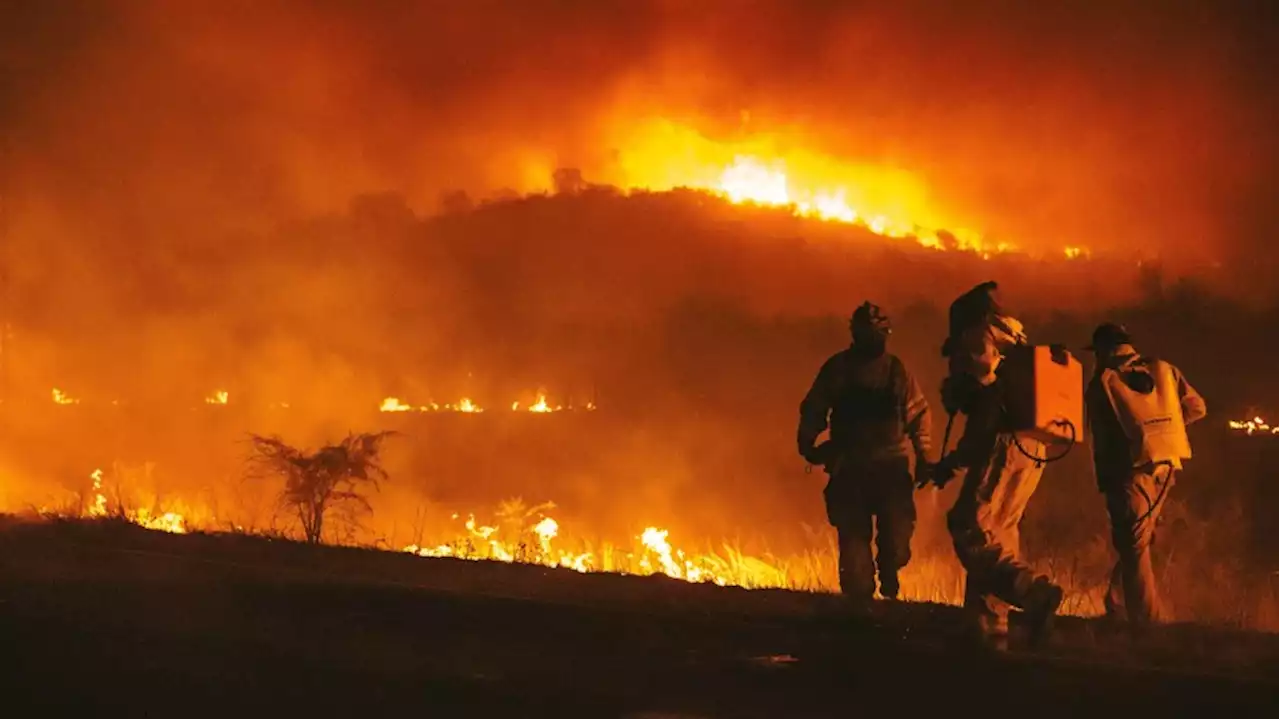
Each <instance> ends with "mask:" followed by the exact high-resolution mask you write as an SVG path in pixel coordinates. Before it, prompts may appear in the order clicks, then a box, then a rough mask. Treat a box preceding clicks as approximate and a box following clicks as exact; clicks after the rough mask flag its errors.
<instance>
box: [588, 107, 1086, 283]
mask: <svg viewBox="0 0 1280 719" xmlns="http://www.w3.org/2000/svg"><path fill="white" fill-rule="evenodd" d="M628 117H629V116H628ZM614 136H615V137H617V138H618V139H617V141H616V142H615V143H614V144H615V145H616V146H617V147H620V148H623V149H621V150H619V154H618V170H617V173H618V174H619V175H621V182H620V183H619V184H621V185H622V186H624V187H625V188H627V189H628V190H632V191H663V190H672V189H675V188H680V187H685V188H691V189H697V190H702V191H705V192H710V193H712V194H715V195H719V196H720V197H723V198H725V199H726V200H728V201H729V202H731V203H734V204H755V205H761V206H766V207H777V208H783V209H786V210H789V211H790V212H791V213H792V214H794V215H796V216H798V217H808V218H814V219H819V220H825V221H829V222H840V223H847V224H853V225H858V226H861V227H863V228H865V229H867V230H869V231H870V232H873V233H875V234H877V235H881V236H884V237H892V238H913V239H914V240H915V241H916V242H917V243H919V244H920V245H922V246H924V247H928V248H932V249H939V250H941V249H948V248H955V249H961V250H967V251H971V252H975V253H978V254H980V255H982V256H984V257H989V256H990V255H991V254H1000V253H1005V252H1011V251H1015V250H1017V249H1018V248H1017V247H1016V246H1015V245H1014V244H1012V243H1009V242H1001V241H993V240H991V239H989V238H985V237H983V236H982V234H981V233H979V232H976V231H974V230H972V229H968V228H966V227H964V224H965V223H963V222H955V221H954V219H955V218H954V217H946V215H945V213H943V212H940V211H939V210H938V208H937V207H936V205H935V203H934V202H933V201H932V200H931V199H930V198H929V195H928V191H927V189H926V187H925V185H924V183H923V182H921V181H920V180H919V179H918V178H916V177H914V176H913V175H911V174H910V173H907V172H905V171H902V170H899V169H896V168H890V167H883V166H870V165H860V164H853V163H848V162H842V161H839V160H835V159H833V158H830V157H827V156H824V155H822V154H821V153H818V152H813V151H810V150H806V149H801V148H803V147H804V146H805V144H806V143H805V141H806V140H807V139H808V137H807V135H805V134H802V133H799V132H796V133H791V134H786V133H755V134H751V135H743V136H740V137H738V138H736V139H732V140H727V141H717V140H713V139H711V138H708V137H706V136H704V135H702V134H701V133H699V132H698V131H696V130H694V129H692V128H691V127H688V126H685V125H681V124H678V123H674V122H671V121H669V120H665V119H650V120H648V121H643V122H640V123H635V122H634V121H633V120H631V119H627V120H625V121H624V126H620V127H618V128H615V132H614ZM944 228H945V229H946V232H943V230H944ZM1064 253H1065V254H1066V255H1067V256H1068V257H1069V258H1076V257H1087V256H1088V251H1087V250H1086V249H1085V248H1082V247H1071V248H1067V249H1066V250H1064Z"/></svg>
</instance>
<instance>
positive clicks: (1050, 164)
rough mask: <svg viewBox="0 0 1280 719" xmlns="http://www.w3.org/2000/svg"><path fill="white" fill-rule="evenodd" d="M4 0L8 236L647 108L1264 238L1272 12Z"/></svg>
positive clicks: (530, 177)
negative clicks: (70, 4)
mask: <svg viewBox="0 0 1280 719" xmlns="http://www.w3.org/2000/svg"><path fill="white" fill-rule="evenodd" d="M6 7H7V8H8V10H7V11H6V14H7V15H8V18H7V21H6V22H5V23H4V25H5V27H6V30H5V31H4V32H5V33H6V37H5V42H4V44H5V46H7V47H8V48H9V51H8V52H6V53H5V57H4V58H3V60H4V74H5V81H4V85H5V89H6V92H5V102H4V105H5V106H6V107H7V110H6V111H5V113H4V125H5V128H6V131H7V134H8V137H9V144H10V148H11V152H12V163H13V164H12V166H11V168H10V171H9V178H8V181H9V186H10V195H11V197H10V202H11V203H12V204H13V205H14V210H13V215H14V218H13V220H12V221H13V222H14V225H15V229H14V230H13V232H14V233H15V234H17V235H19V236H20V237H24V236H28V235H30V236H31V237H32V238H33V241H36V242H38V243H40V244H43V243H44V241H45V240H46V239H50V238H52V239H55V240H56V242H55V244H56V245H57V246H59V247H62V248H65V247H66V246H67V245H71V246H72V247H74V248H76V249H74V250H73V249H64V250H63V251H64V252H66V253H67V254H81V252H82V248H83V245H85V244H86V243H89V242H91V241H92V243H93V244H94V245H96V247H94V250H96V252H95V255H98V256H95V257H94V260H95V261H102V262H110V263H111V266H113V267H119V266H121V265H128V264H130V263H134V262H136V261H137V259H138V257H139V255H142V254H154V255H156V256H157V257H158V259H157V260H156V261H157V262H161V263H162V264H165V265H166V266H167V265H168V264H171V261H173V260H176V259H177V258H174V257H173V256H172V255H173V253H174V252H175V250H174V248H173V246H174V245H175V244H182V245H185V246H188V247H190V246H192V245H204V244H225V243H227V242H234V240H230V239H228V238H227V237H226V233H227V232H228V231H229V230H234V229H239V228H244V227H251V226H255V225H257V224H260V223H264V222H272V221H277V220H279V219H280V218H282V217H290V216H297V215H308V214H315V213H321V212H329V211H334V210H336V209H340V208H342V207H344V206H345V204H346V202H347V201H348V199H349V198H350V197H352V196H353V195H355V194H359V193H364V192H376V191H385V190H394V191H397V192H401V193H403V194H404V195H405V196H406V197H407V198H408V199H409V201H410V204H411V206H412V207H414V208H416V209H419V210H426V209H430V208H433V206H434V204H435V202H436V200H437V198H438V197H439V195H440V193H441V192H443V191H446V190H450V189H464V190H467V191H469V192H471V193H472V194H485V193H492V192H494V191H497V190H499V189H502V188H511V189H515V190H519V191H527V190H534V189H540V188H545V187H547V186H548V184H549V182H550V175H551V172H552V171H553V170H554V169H555V168H557V167H560V166H576V167H580V168H581V169H583V171H584V172H585V173H586V174H587V176H588V178H589V179H598V180H603V181H615V182H625V181H626V180H627V179H628V178H627V177H625V175H626V171H625V168H623V167H619V166H618V164H617V158H618V155H619V153H623V154H625V153H626V151H627V147H626V143H627V141H628V140H630V139H633V138H634V134H635V127H636V125H637V124H638V123H640V122H642V121H643V120H645V119H647V118H663V119H669V120H675V121H679V122H682V123H684V124H687V125H689V126H691V127H693V128H695V129H697V130H698V131H699V132H700V133H703V134H705V135H707V136H709V137H713V138H728V137H732V136H734V135H735V133H747V134H753V133H763V134H772V135H776V136H778V137H780V138H781V139H782V141H784V142H787V143H803V144H804V145H807V146H809V147H810V148H811V149H814V150H816V151H820V152H823V153H826V154H829V155H831V156H834V157H839V158H844V159H846V160H848V161H854V162H864V163H871V164H877V165H885V166H892V167H897V168H901V169H903V170H905V171H908V172H910V173H912V174H913V175H914V176H918V177H919V178H922V181H923V182H925V184H926V185H927V187H928V188H929V193H930V197H931V198H932V199H933V200H934V201H936V203H937V204H938V205H940V206H942V207H944V208H948V210H949V212H948V213H947V214H948V215H949V216H951V217H953V218H954V219H956V220H957V221H959V222H963V223H967V224H969V225H972V226H976V227H980V228H982V229H984V230H986V231H988V232H991V233H992V234H994V235H995V236H998V237H1002V238H1007V239H1014V240H1017V241H1019V242H1021V243H1024V244H1028V245H1030V246H1037V245H1041V244H1049V245H1053V246H1060V245H1067V244H1071V245H1078V244H1085V245H1088V246H1091V247H1096V248H1115V247H1126V246H1130V245H1133V244H1142V245H1144V246H1146V247H1148V248H1149V249H1152V250H1156V251H1159V252H1161V253H1163V254H1165V255H1168V256H1174V257H1185V258H1189V259H1191V260H1196V261H1203V260H1229V259H1232V255H1233V254H1234V253H1233V252H1232V251H1229V250H1227V249H1224V247H1229V248H1230V250H1234V251H1235V252H1239V253H1246V254H1247V253H1251V252H1256V251H1259V250H1264V249H1265V250H1266V251H1269V252H1274V249H1269V248H1271V247H1272V246H1273V244H1272V243H1271V242H1270V236H1271V235H1272V234H1273V233H1272V232H1271V231H1270V230H1272V229H1273V227H1274V218H1272V217H1271V213H1270V205H1269V203H1270V198H1271V197H1273V196H1274V192H1273V190H1274V189H1275V184H1274V183H1275V179H1274V172H1272V169H1273V163H1272V162H1271V160H1270V158H1271V157H1273V156H1274V153H1273V152H1270V150H1273V149H1275V144H1274V143H1275V139H1274V133H1273V132H1272V128H1273V127H1274V124H1275V109H1274V103H1273V102H1270V99H1271V98H1272V97H1273V94H1272V93H1273V88H1274V83H1273V82H1272V81H1273V80H1274V69H1273V68H1272V67H1271V64H1270V58H1271V57H1272V56H1273V54H1274V49H1275V39H1274V37H1273V36H1272V35H1271V34H1270V33H1269V31H1268V30H1267V28H1269V27H1270V23H1269V22H1268V21H1266V20H1267V18H1266V17H1263V16H1265V15H1267V14H1268V13H1270V15H1271V18H1272V19H1274V9H1272V8H1265V9H1264V8H1254V7H1252V6H1251V5H1250V4H1245V3H1215V4H1213V5H1212V6H1205V5H1204V4H1202V3H1164V2H1162V3H1154V2H1153V3H1126V4H1125V5H1124V6H1123V7H1118V8H1113V7H1073V8H1068V7H1065V6H1064V7H1060V8H1055V9H1051V10H1044V9H1042V8H1032V7H1028V6H1025V5H1024V4H1018V3H1002V2H994V3H980V4H978V5H974V4H972V3H970V4H967V5H966V6H965V8H964V9H963V10H959V9H948V8H942V7H938V6H937V5H936V4H934V3H898V4H896V5H894V7H892V8H884V7H881V6H878V5H872V4H863V5H858V4H849V3H821V2H802V3H775V4H768V3H766V4H754V5H753V6H752V7H751V8H750V9H746V8H744V7H743V6H740V5H738V4H736V3H724V4H715V3H710V4H708V3H698V4H693V5H689V4H685V3H669V2H653V3H612V2H609V3H593V4H588V5H583V4H581V3H555V2H553V3H536V4H523V3H495V2H481V3H446V4H440V3H427V4H403V3H390V2H375V3H358V4H357V3H343V2H325V3H310V2H291V1H284V0H278V1H276V2H265V3H257V2H253V3H251V2H230V3H226V2H217V3H215V2H204V3H201V2H197V3H190V4H188V5H187V6H184V9H183V12H181V13H177V12H174V11H173V9H172V7H171V6H170V5H169V4H168V3H162V2H134V3H123V4H122V3H108V2H95V1H93V0H81V2H78V3H76V4H75V6H74V10H73V11H68V10H67V8H66V6H63V7H60V8H58V9H57V10H54V9H52V8H49V7H46V6H45V5H44V4H41V3H8V4H7V5H6ZM41 206H43V207H46V208H49V210H50V212H52V213H54V214H56V215H58V216H59V226H57V227H49V226H48V225H47V218H44V219H41V218H39V217H30V218H28V216H27V212H28V210H29V208H32V207H41ZM31 211H34V210H31ZM197 220H198V222H197ZM196 224H198V225H199V226H200V227H199V229H198V230H197V229H195V228H193V227H192V225H196ZM177 228H181V237H175V236H174V233H176V232H177ZM1250 235H1253V237H1250ZM36 238H38V239H36ZM1054 243H1056V245H1055V244H1054ZM1215 248H1216V249H1215ZM46 250H47V251H51V248H46ZM51 259H52V258H51ZM58 259H65V256H62V255H60V256H59V257H58Z"/></svg>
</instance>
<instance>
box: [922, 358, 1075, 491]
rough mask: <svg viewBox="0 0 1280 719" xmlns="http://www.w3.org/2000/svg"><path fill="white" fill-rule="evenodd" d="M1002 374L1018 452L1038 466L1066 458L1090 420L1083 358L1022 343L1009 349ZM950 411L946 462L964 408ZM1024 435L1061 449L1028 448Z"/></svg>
mask: <svg viewBox="0 0 1280 719" xmlns="http://www.w3.org/2000/svg"><path fill="white" fill-rule="evenodd" d="M998 374H999V380H998V381H1000V382H1001V383H1003V385H1004V386H1003V387H1002V388H1001V394H1002V397H1003V400H1002V403H1001V413H1002V414H1003V415H1004V421H1005V422H1006V426H1007V427H1009V428H1010V429H1011V430H1012V433H1013V443H1014V446H1015V447H1017V449H1018V451H1019V452H1021V453H1022V455H1023V456H1025V457H1027V458H1028V459H1030V460H1032V461H1034V462H1035V463H1036V465H1037V466H1043V465H1044V464H1047V463H1049V462H1056V461H1058V460H1060V459H1062V458H1063V457H1066V456H1067V454H1068V453H1070V452H1071V449H1072V448H1073V447H1074V446H1075V445H1076V443H1077V441H1078V440H1079V428H1080V427H1082V426H1083V425H1084V389H1083V384H1084V382H1083V380H1084V374H1083V367H1082V366H1081V364H1080V362H1079V360H1077V359H1076V358H1075V357H1073V356H1072V355H1071V353H1070V352H1068V351H1067V349H1066V348H1065V347H1063V346H1061V345H1016V346H1012V347H1008V348H1006V350H1005V353H1004V357H1003V359H1002V360H1001V362H1000V366H999V370H998ZM948 410H949V411H948V414H947V428H946V431H945V432H944V433H943V436H942V457H941V458H940V459H939V463H940V464H941V463H942V462H943V460H945V458H946V455H947V446H948V445H949V444H950V442H951V428H952V426H953V425H954V423H955V418H956V414H957V413H958V411H959V410H958V409H956V408H950V407H949V408H948ZM1023 440H1036V441H1038V442H1041V443H1043V444H1045V445H1047V446H1048V447H1060V448H1061V451H1059V452H1057V453H1055V454H1051V455H1050V454H1047V453H1046V454H1045V456H1037V455H1035V454H1032V453H1031V452H1030V451H1028V450H1027V448H1026V446H1025V445H1024V444H1023V442H1022V441H1023Z"/></svg>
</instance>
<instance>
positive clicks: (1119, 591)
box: [1085, 323, 1205, 629]
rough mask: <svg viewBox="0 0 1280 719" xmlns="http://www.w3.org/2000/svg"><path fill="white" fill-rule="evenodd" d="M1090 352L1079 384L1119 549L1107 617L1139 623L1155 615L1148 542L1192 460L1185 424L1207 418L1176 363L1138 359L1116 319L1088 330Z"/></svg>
mask: <svg viewBox="0 0 1280 719" xmlns="http://www.w3.org/2000/svg"><path fill="white" fill-rule="evenodd" d="M1086 349H1089V350H1092V351H1093V353H1094V356H1095V358H1096V362H1097V364H1096V367H1095V370H1094V374H1093V378H1092V379H1091V380H1090V382H1089V386H1088V388H1087V389H1086V390H1085V407H1086V412H1087V414H1088V423H1089V431H1090V434H1091V435H1092V438H1093V464H1094V472H1095V474H1096V477H1097V480H1098V489H1099V490H1100V491H1101V492H1102V493H1103V496H1105V498H1106V502H1107V513H1108V514H1109V515H1110V516H1111V536H1112V541H1113V542H1114V543H1115V548H1116V552H1117V554H1119V555H1120V558H1119V561H1118V562H1117V563H1116V567H1115V571H1114V572H1112V574H1111V586H1110V588H1109V590H1108V592H1107V597H1106V600H1105V606H1106V611H1107V615H1108V616H1109V617H1111V618H1112V619H1116V620H1124V619H1128V620H1129V622H1130V623H1131V625H1132V626H1133V627H1134V628H1135V629H1141V628H1143V627H1145V626H1146V625H1148V624H1150V623H1151V622H1152V621H1154V620H1158V619H1159V618H1160V614H1161V612H1160V606H1159V604H1160V602H1159V597H1158V596H1157V593H1156V578H1155V573H1154V572H1153V571H1152V569H1151V547H1152V544H1153V543H1154V542H1155V529H1156V522H1157V521H1158V520H1159V519H1160V511H1161V509H1163V508H1164V504H1165V500H1166V498H1167V497H1168V493H1169V488H1170V487H1172V486H1173V483H1174V476H1175V475H1176V474H1177V472H1178V470H1180V469H1182V462H1183V461H1184V460H1187V459H1190V458H1191V442H1190V441H1189V440H1188V439H1187V425H1189V424H1191V423H1193V422H1196V421H1198V420H1200V419H1201V418H1203V417H1204V416H1205V405H1204V399H1203V398H1202V397H1201V396H1200V395H1199V393H1197V392H1196V391H1195V389H1194V388H1193V387H1192V386H1191V385H1190V384H1189V383H1188V382H1187V380H1186V378H1185V377H1183V376H1182V372H1180V371H1179V370H1178V368H1177V367H1174V366H1173V365H1171V364H1169V363H1168V362H1165V361H1163V360H1159V359H1155V358H1151V357H1143V356H1142V355H1139V354H1138V352H1137V350H1135V349H1134V348H1133V345H1132V344H1130V341H1129V333H1128V332H1127V331H1126V330H1125V328H1124V327H1123V326H1121V325H1117V324H1112V323H1107V324H1103V325H1099V326H1098V328H1097V329H1096V330H1094V332H1093V343H1092V344H1091V345H1090V346H1089V347H1087V348H1086Z"/></svg>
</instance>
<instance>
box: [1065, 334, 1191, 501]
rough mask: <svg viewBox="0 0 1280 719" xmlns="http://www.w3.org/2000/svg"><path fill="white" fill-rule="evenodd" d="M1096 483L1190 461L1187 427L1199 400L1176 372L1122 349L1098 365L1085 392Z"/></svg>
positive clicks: (1134, 352)
mask: <svg viewBox="0 0 1280 719" xmlns="http://www.w3.org/2000/svg"><path fill="white" fill-rule="evenodd" d="M1085 404H1086V407H1087V409H1088V415H1089V425H1090V431H1091V433H1092V435H1093V454H1094V464H1095V467H1096V469H1097V470H1098V476H1099V479H1100V480H1102V479H1103V478H1104V477H1106V476H1115V475H1123V474H1126V473H1127V472H1128V471H1129V470H1131V469H1133V468H1138V467H1145V466H1147V465H1150V464H1158V463H1162V462H1168V463H1170V464H1171V465H1173V466H1174V467H1175V468H1179V469H1180V468H1181V467H1182V460H1184V459H1189V458H1190V457H1191V442H1190V441H1189V440H1188V438H1187V425H1189V424H1191V423H1192V422H1195V421H1197V420H1199V419H1201V418H1202V417H1204V415H1205V404H1204V399H1203V398H1202V397H1201V396H1200V395H1199V393H1198V392H1196V390H1195V389H1194V388H1193V387H1192V386H1191V385H1190V384H1189V383H1188V382H1187V380H1186V378H1185V377H1183V376H1182V373H1181V372H1180V371H1179V370H1178V368H1177V367H1174V366H1173V365H1172V364H1169V363H1168V362H1165V361H1163V360H1159V359H1154V358H1148V357H1142V356H1140V355H1139V354H1138V353H1137V352H1136V351H1135V350H1134V349H1133V347H1132V346H1130V345H1121V346H1120V347H1119V348H1117V349H1116V350H1115V351H1114V352H1112V353H1111V354H1110V355H1109V356H1108V357H1106V358H1105V359H1104V360H1103V361H1102V362H1100V364H1099V366H1098V370H1097V372H1095V374H1094V376H1093V379H1092V380H1091V381H1090V382H1089V388H1088V390H1087V391H1086V393H1085Z"/></svg>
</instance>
